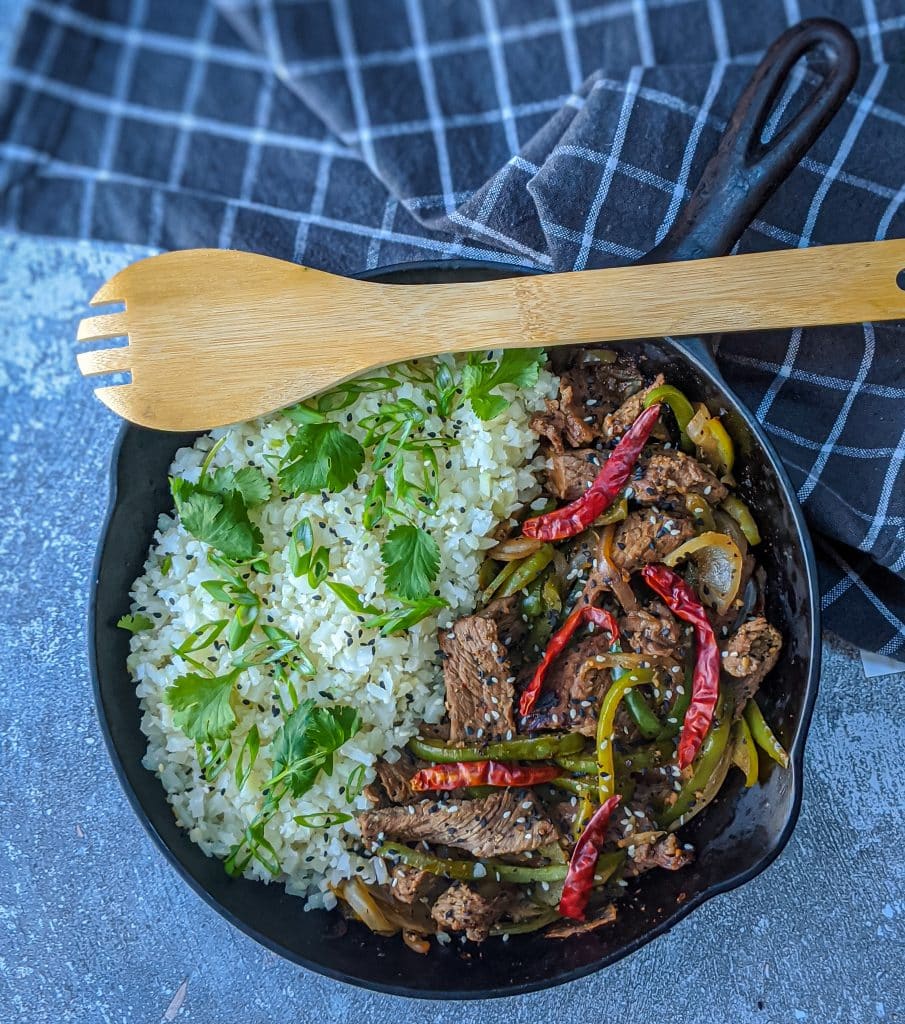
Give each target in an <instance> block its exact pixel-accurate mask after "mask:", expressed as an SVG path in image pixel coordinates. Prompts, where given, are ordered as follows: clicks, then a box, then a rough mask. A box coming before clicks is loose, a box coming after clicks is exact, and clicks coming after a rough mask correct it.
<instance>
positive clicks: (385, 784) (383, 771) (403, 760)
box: [374, 750, 418, 804]
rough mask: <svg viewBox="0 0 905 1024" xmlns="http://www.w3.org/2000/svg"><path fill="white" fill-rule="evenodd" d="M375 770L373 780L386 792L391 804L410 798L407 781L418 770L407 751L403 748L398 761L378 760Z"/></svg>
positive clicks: (404, 801)
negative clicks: (375, 775) (375, 776)
mask: <svg viewBox="0 0 905 1024" xmlns="http://www.w3.org/2000/svg"><path fill="white" fill-rule="evenodd" d="M374 770H375V771H376V772H377V778H376V779H375V782H376V783H377V784H378V785H379V786H380V787H381V789H382V790H383V791H384V793H386V795H387V798H388V799H389V801H390V803H392V804H404V803H406V802H407V801H409V800H411V799H412V797H413V795H414V794H413V791H412V788H411V786H410V785H409V783H410V782H411V780H412V776H413V775H414V774H415V772H416V771H417V770H418V769H417V766H416V765H415V762H414V760H413V759H412V757H411V755H410V754H409V753H408V751H406V750H403V751H402V753H401V756H400V758H399V760H398V761H395V762H394V763H393V764H389V763H387V762H386V761H378V762H377V765H376V767H375V769H374Z"/></svg>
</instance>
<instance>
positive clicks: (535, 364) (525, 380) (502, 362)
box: [462, 348, 544, 420]
mask: <svg viewBox="0 0 905 1024" xmlns="http://www.w3.org/2000/svg"><path fill="white" fill-rule="evenodd" d="M543 360H544V351H543V349H540V348H518V349H517V348H514V349H507V350H506V351H505V352H504V353H503V354H502V356H501V357H500V359H499V361H493V360H491V361H489V362H481V363H475V362H469V363H466V365H465V366H464V367H463V368H462V388H463V391H464V393H465V397H466V398H467V399H468V400H469V401H470V402H471V407H472V409H473V410H474V412H475V415H476V416H478V417H479V418H480V419H482V420H492V419H494V417H496V416H499V414H500V413H501V412H503V410H504V409H505V408H506V407H507V406H508V405H509V400H508V399H506V398H503V396H502V395H495V394H493V393H492V392H493V390H494V389H495V388H498V387H500V386H502V385H503V384H514V385H516V387H522V388H530V387H533V386H534V385H535V384H536V383H537V378H538V375H539V374H540V368H541V363H542V362H543Z"/></svg>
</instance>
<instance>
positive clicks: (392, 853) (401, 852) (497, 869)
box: [377, 843, 568, 885]
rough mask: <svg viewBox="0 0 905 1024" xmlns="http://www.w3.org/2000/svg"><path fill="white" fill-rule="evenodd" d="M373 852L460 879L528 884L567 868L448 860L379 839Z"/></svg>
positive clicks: (557, 878)
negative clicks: (380, 841)
mask: <svg viewBox="0 0 905 1024" xmlns="http://www.w3.org/2000/svg"><path fill="white" fill-rule="evenodd" d="M377 852H378V854H380V856H381V857H394V858H395V859H397V860H400V861H402V863H403V864H410V865H411V866H412V867H415V868H420V869H421V870H422V871H429V872H430V873H431V874H433V875H442V876H443V877H444V878H454V879H456V880H457V881H460V882H471V881H475V882H476V881H479V880H480V879H482V878H488V879H491V880H492V881H495V882H512V883H514V884H516V885H532V884H534V883H535V882H561V881H562V880H563V879H564V878H565V877H566V874H567V871H568V868H567V867H566V865H565V864H545V865H541V866H538V867H529V866H528V865H527V864H525V865H522V864H507V863H505V862H504V861H499V860H450V859H447V858H444V857H436V856H434V855H433V854H430V853H424V852H422V851H421V850H413V849H412V848H411V847H410V846H403V845H402V844H401V843H383V844H382V845H381V846H380V847H378V849H377Z"/></svg>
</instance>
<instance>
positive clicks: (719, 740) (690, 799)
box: [660, 708, 732, 828]
mask: <svg viewBox="0 0 905 1024" xmlns="http://www.w3.org/2000/svg"><path fill="white" fill-rule="evenodd" d="M722 710H723V709H722V708H721V709H720V711H721V712H722ZM731 726H732V721H731V719H730V717H729V715H726V714H720V715H719V720H718V721H717V723H716V725H714V727H713V729H711V731H710V732H709V733H708V734H707V737H706V739H705V740H704V743H703V745H702V747H701V752H700V755H699V756H698V758H697V760H696V761H695V770H694V774H693V775H692V777H691V778H690V779H689V780H688V781H687V782H686V783H685V785H683V786H682V788H681V789H680V790H679V793H678V794H677V796H676V801H675V803H674V804H673V805H672V806H671V807H667V808H666V810H664V811H663V812H662V814H661V815H660V824H661V825H662V826H663V827H664V828H667V827H668V828H672V827H673V826H676V823H677V822H678V823H679V824H683V823H684V822H685V821H687V820H688V818H689V811H691V810H692V804H694V805H695V809H694V813H696V812H697V811H700V810H703V808H704V807H705V806H706V805H707V804H708V803H709V802H710V800H711V799H713V797H714V796H715V795H716V791H717V790H718V789H719V786H720V785H722V782H723V779H725V777H726V771H725V770H728V766H729V759H728V758H726V759H725V766H724V764H723V762H724V755H725V754H726V753H727V751H726V748H727V745H728V742H729V732H730V729H731ZM724 767H725V770H723V769H724ZM721 771H722V777H720V772H721ZM714 778H716V779H718V780H719V783H718V785H716V786H714V785H713V784H712V782H713V779H714Z"/></svg>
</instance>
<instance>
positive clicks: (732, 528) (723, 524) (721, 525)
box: [713, 508, 748, 557]
mask: <svg viewBox="0 0 905 1024" xmlns="http://www.w3.org/2000/svg"><path fill="white" fill-rule="evenodd" d="M713 525H714V528H715V529H716V531H717V533H725V534H726V536H727V537H731V538H732V540H733V541H735V546H736V547H737V548H738V549H739V551H741V553H742V557H744V556H745V555H747V554H748V538H747V537H746V536H745V535H744V533H742V528H741V527H740V526H739V525H738V523H737V522H736V521H735V520H734V519H733V518H732V516H731V515H729V513H728V512H724V511H723V510H722V509H720V508H718V509H714V512H713Z"/></svg>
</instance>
